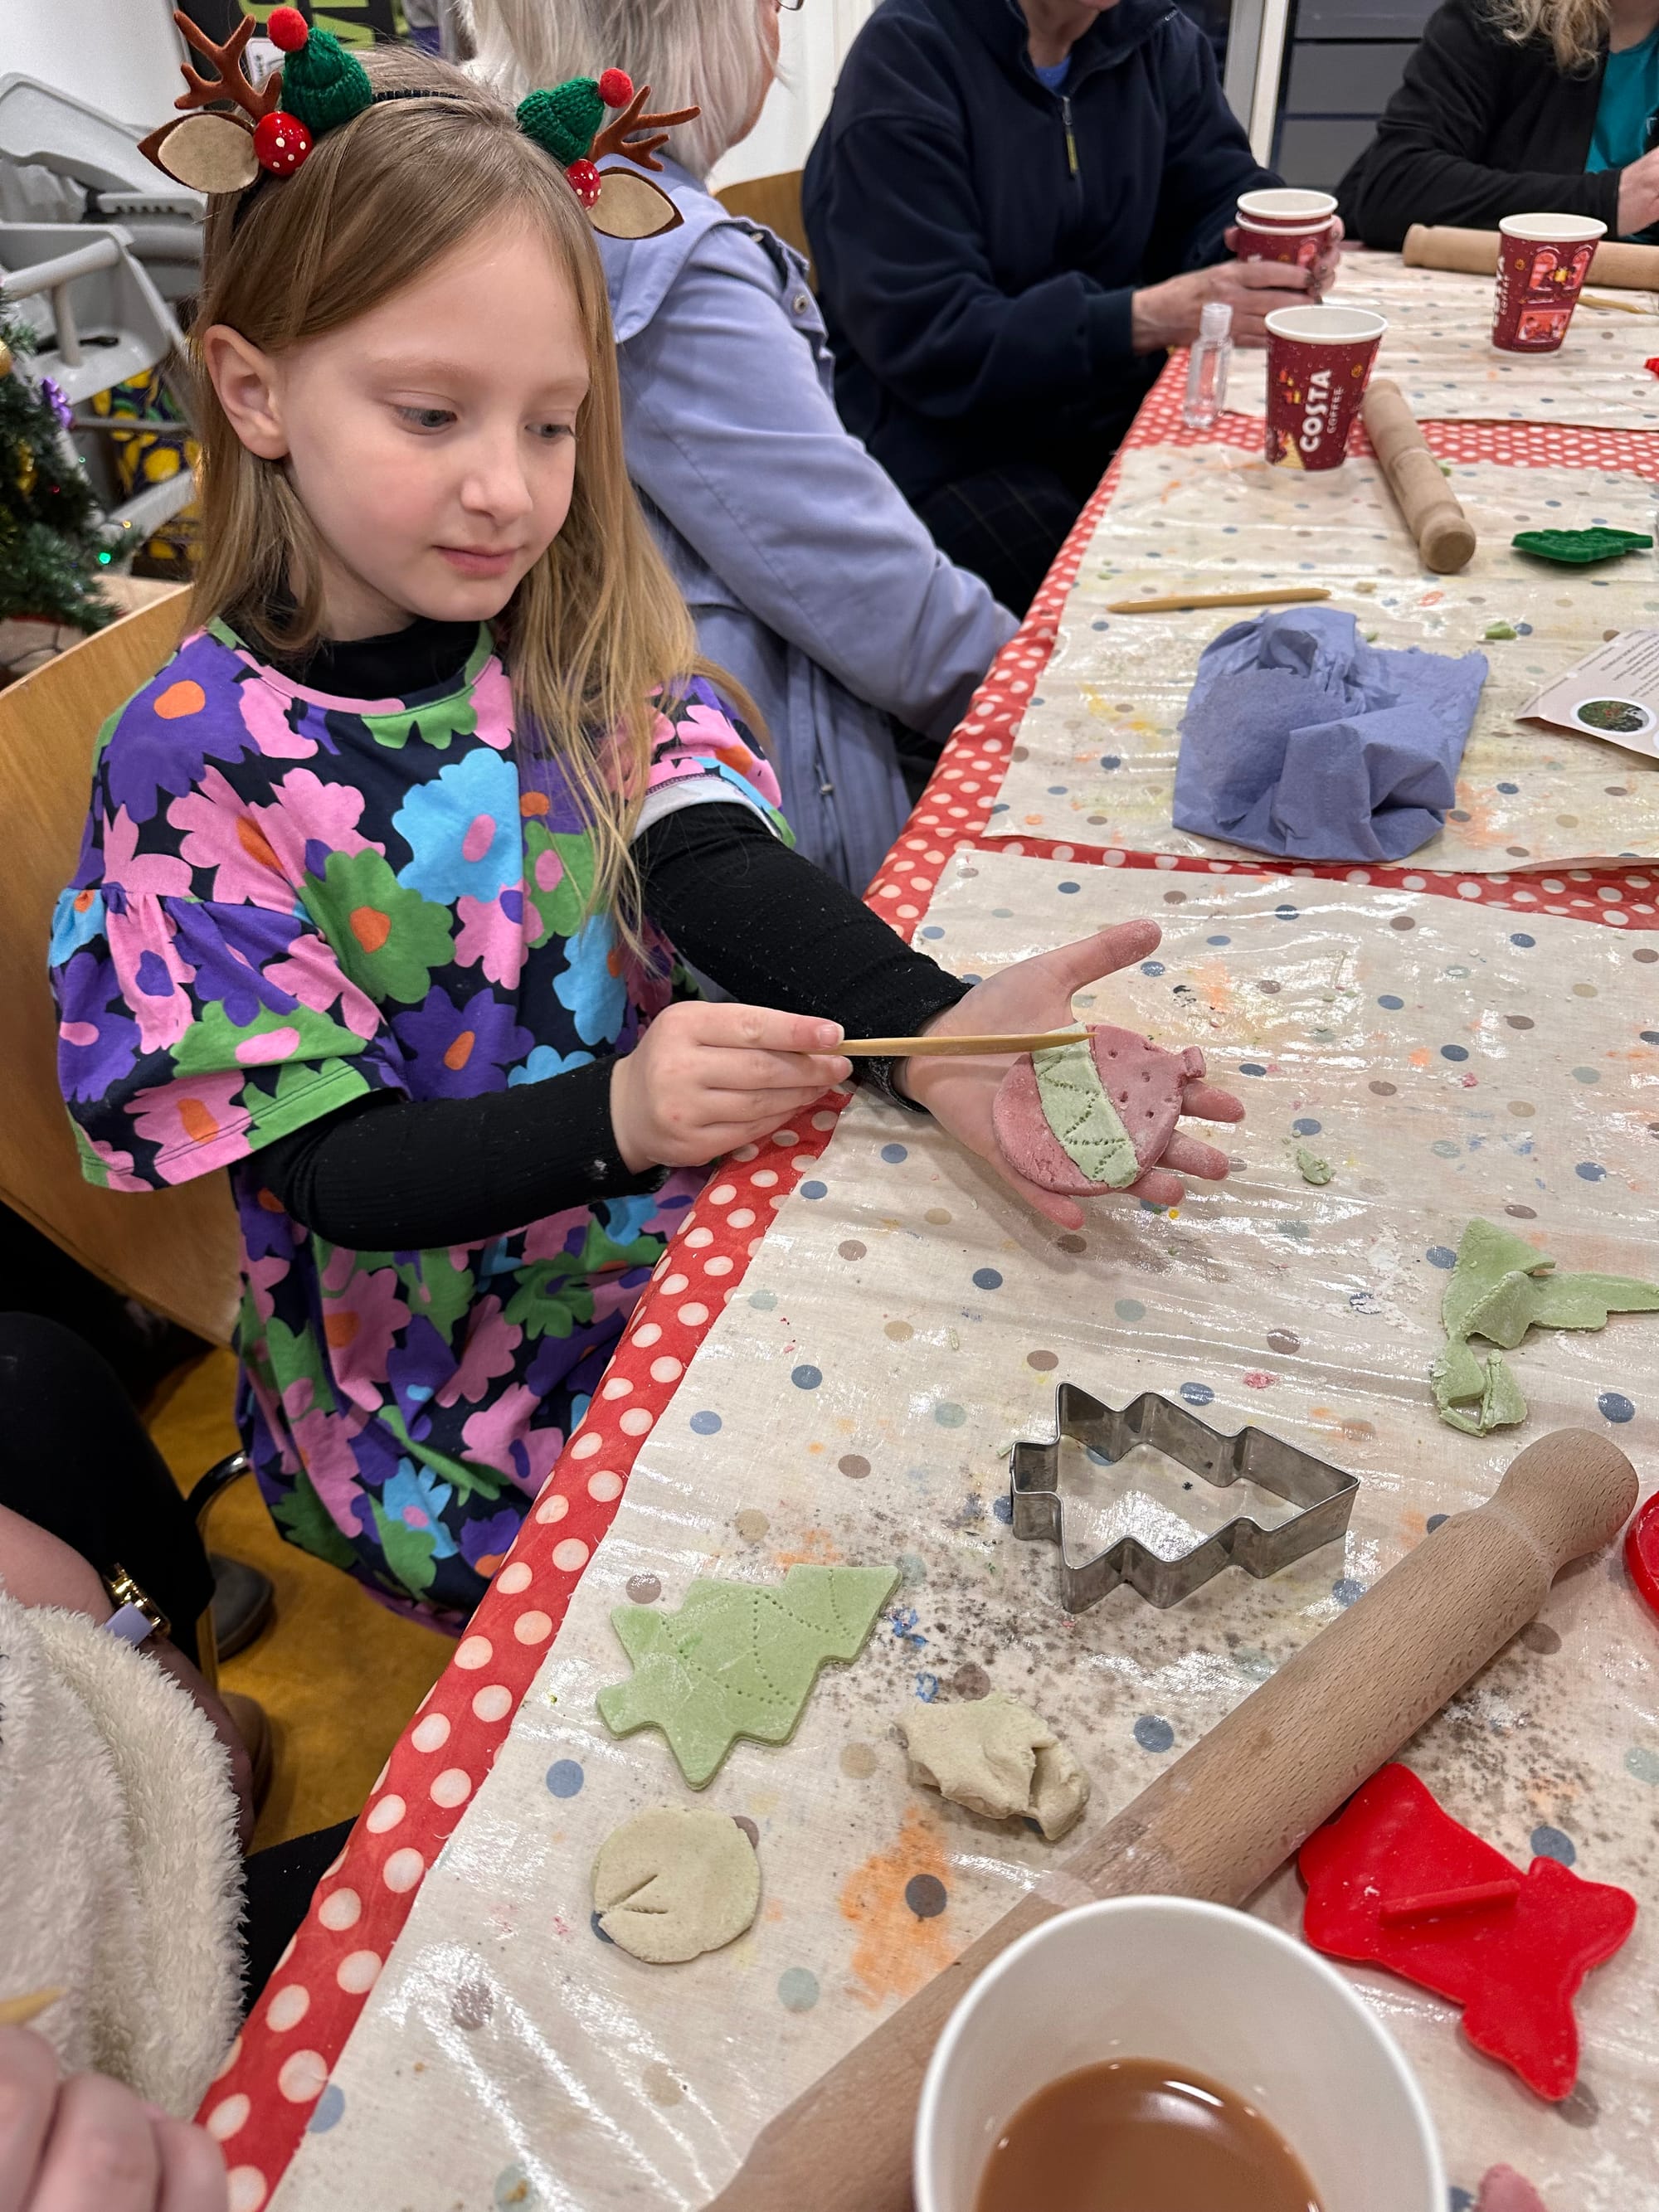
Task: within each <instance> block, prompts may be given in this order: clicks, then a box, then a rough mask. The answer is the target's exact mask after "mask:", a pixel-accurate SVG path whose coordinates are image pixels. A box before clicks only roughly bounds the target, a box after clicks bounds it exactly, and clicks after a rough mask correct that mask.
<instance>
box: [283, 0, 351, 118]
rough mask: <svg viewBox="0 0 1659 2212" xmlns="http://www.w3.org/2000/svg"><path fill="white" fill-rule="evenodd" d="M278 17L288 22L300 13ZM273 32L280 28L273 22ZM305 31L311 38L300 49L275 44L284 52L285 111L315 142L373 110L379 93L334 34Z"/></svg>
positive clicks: (288, 12) (312, 29) (309, 27)
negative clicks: (326, 133)
mask: <svg viewBox="0 0 1659 2212" xmlns="http://www.w3.org/2000/svg"><path fill="white" fill-rule="evenodd" d="M296 12H297V11H296V10H295V9H278V10H276V13H277V14H278V15H283V16H284V17H286V16H289V15H294V14H295V13H296ZM271 27H272V29H273V31H275V30H276V23H275V22H274V21H273V23H272V26H271ZM282 28H283V29H284V30H286V29H287V28H288V25H287V23H286V22H284V23H283V26H282ZM306 29H307V37H306V38H305V40H303V42H302V43H301V44H299V45H296V46H289V42H288V40H286V39H284V38H283V37H281V36H278V37H277V39H276V44H277V45H278V46H282V47H283V48H284V49H285V58H284V60H283V108H284V109H285V110H286V112H288V113H289V115H293V116H297V117H298V118H299V120H300V121H301V123H303V124H304V125H305V126H306V128H307V131H310V132H311V134H312V136H313V138H320V137H322V135H323V133H324V132H325V131H337V130H338V129H339V127H340V125H342V124H343V123H349V122H350V120H351V118H353V116H354V115H361V114H362V112H363V110H364V109H365V108H366V107H372V106H374V86H373V85H371V84H370V82H369V81H368V70H366V69H365V68H364V67H363V65H362V63H361V62H360V61H359V60H358V59H357V58H356V55H355V54H349V53H348V52H346V50H345V48H344V47H343V46H342V45H341V44H340V42H339V40H337V38H335V37H334V36H333V35H332V34H331V33H329V32H327V31H319V29H318V28H317V27H316V25H315V24H314V23H313V24H308V25H307V26H306Z"/></svg>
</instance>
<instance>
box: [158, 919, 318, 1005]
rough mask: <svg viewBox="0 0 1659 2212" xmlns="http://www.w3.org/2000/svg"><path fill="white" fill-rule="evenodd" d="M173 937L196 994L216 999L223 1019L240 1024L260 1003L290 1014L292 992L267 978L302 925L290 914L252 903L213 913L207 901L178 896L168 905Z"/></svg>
mask: <svg viewBox="0 0 1659 2212" xmlns="http://www.w3.org/2000/svg"><path fill="white" fill-rule="evenodd" d="M168 919H169V920H170V921H172V923H173V943H174V945H176V946H177V947H178V949H179V954H180V956H181V957H183V958H184V959H185V961H187V962H188V963H189V964H190V966H191V968H193V969H194V970H195V971H196V984H195V989H196V995H197V998H198V999H207V1000H218V1001H219V1002H220V1003H221V1004H222V1006H223V1007H224V1010H225V1018H226V1019H227V1020H228V1021H230V1022H232V1023H234V1024H235V1026H236V1027H237V1028H238V1029H239V1030H240V1029H246V1027H247V1025H248V1024H249V1023H250V1022H251V1021H252V1020H253V1018H255V1016H256V1015H257V1014H258V1012H259V1009H260V1008H261V1007H262V1006H263V1007H264V1008H265V1009H266V1011H267V1012H270V1013H273V1014H291V1013H292V1012H294V1011H295V1006H296V1005H297V1003H298V1002H297V1000H295V997H294V994H292V992H289V991H285V990H283V988H282V987H280V985H278V984H276V983H274V982H273V981H271V980H270V974H269V972H268V970H269V969H270V966H271V965H272V964H274V963H276V962H277V961H279V960H281V959H282V958H283V956H284V955H285V954H286V953H287V952H288V951H289V947H290V946H291V945H293V943H294V940H295V938H296V937H298V936H300V935H301V933H302V932H303V930H304V928H305V922H304V921H303V919H302V918H301V916H299V915H294V914H271V913H269V912H267V911H264V909H262V908H258V907H252V906H234V907H228V908H223V909H222V910H221V911H219V912H217V913H216V912H215V910H214V908H211V907H210V906H202V905H197V904H196V903H195V902H192V901H190V900H187V899H180V900H179V902H178V904H177V905H176V906H174V907H173V908H170V909H169V913H168Z"/></svg>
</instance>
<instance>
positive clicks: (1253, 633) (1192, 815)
mask: <svg viewBox="0 0 1659 2212" xmlns="http://www.w3.org/2000/svg"><path fill="white" fill-rule="evenodd" d="M1485 682H1486V655H1485V654H1484V653H1465V654H1464V655H1463V657H1462V659H1456V660H1454V659H1449V657H1448V656H1447V655H1446V654H1444V653H1419V652H1410V653H1378V652H1377V651H1376V649H1375V648H1374V647H1371V646H1369V645H1367V644H1366V643H1365V642H1364V639H1362V638H1361V636H1360V635H1359V626H1358V623H1357V622H1356V621H1355V619H1354V617H1352V615H1350V614H1343V613H1342V612H1340V611H1339V610H1337V609H1336V608H1334V607H1320V606H1313V607H1297V608H1294V609H1291V610H1290V611H1287V612H1285V613H1281V614H1267V615H1261V616H1258V617H1256V618H1255V620H1254V621H1253V622H1243V623H1234V625H1233V627H1232V628H1231V629H1226V630H1223V632H1222V633H1221V635H1220V636H1219V637H1218V638H1216V639H1215V640H1213V641H1212V643H1210V644H1209V645H1207V646H1206V647H1205V648H1204V653H1203V657H1202V659H1200V662H1199V664H1198V676H1197V679H1196V681H1195V682H1194V685H1193V689H1192V694H1191V696H1190V697H1189V698H1188V702H1187V711H1186V714H1184V716H1183V717H1182V724H1181V758H1180V760H1179V762H1178V763H1177V764H1176V785H1175V823H1176V829H1190V830H1194V831H1195V832H1196V833H1197V834H1198V835H1199V836H1205V837H1225V838H1226V839H1227V840H1228V841H1229V842H1231V843H1232V844H1235V845H1249V847H1251V848H1253V849H1254V850H1255V851H1256V852H1258V853H1272V854H1277V855H1279V856H1281V857H1283V858H1285V859H1290V860H1404V859H1405V857H1406V855H1407V854H1408V853H1414V852H1415V851H1416V850H1417V848H1418V847H1419V845H1421V844H1424V843H1425V842H1427V840H1428V839H1429V838H1431V837H1432V836H1433V835H1434V833H1435V832H1436V830H1437V829H1439V828H1440V826H1441V824H1442V823H1443V821H1444V819H1445V814H1446V809H1447V808H1448V807H1449V806H1450V805H1451V804H1452V803H1453V800H1454V798H1455V793H1456V789H1457V769H1458V764H1459V763H1460V762H1461V761H1462V757H1463V747H1464V745H1465V744H1466V743H1467V742H1468V734H1469V726H1470V724H1471V723H1472V722H1473V721H1474V709H1475V704H1476V702H1477V701H1478V700H1479V698H1480V687H1481V685H1482V684H1484V683H1485Z"/></svg>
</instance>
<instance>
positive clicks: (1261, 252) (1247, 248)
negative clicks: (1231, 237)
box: [1233, 222, 1331, 269]
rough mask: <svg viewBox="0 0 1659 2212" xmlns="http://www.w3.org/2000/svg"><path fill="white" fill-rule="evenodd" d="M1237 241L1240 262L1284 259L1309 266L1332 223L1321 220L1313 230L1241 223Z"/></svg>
mask: <svg viewBox="0 0 1659 2212" xmlns="http://www.w3.org/2000/svg"><path fill="white" fill-rule="evenodd" d="M1237 239H1238V243H1237V246H1235V248H1234V249H1233V250H1234V252H1235V253H1236V254H1237V258H1238V259H1239V260H1241V261H1287V262H1289V263H1290V264H1291V266H1292V267H1293V268H1297V269H1311V268H1312V267H1313V265H1314V264H1315V263H1316V261H1317V260H1318V258H1319V257H1320V255H1321V254H1322V253H1323V252H1324V251H1325V249H1326V247H1327V246H1328V245H1329V244H1330V240H1331V225H1330V224H1329V223H1328V222H1322V223H1320V224H1319V225H1318V226H1317V228H1315V229H1312V230H1289V229H1286V228H1282V227H1281V228H1279V229H1276V230H1264V229H1261V228H1258V227H1257V225H1256V224H1255V223H1253V222H1240V223H1239V225H1238V228H1237Z"/></svg>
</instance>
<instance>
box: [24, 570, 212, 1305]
mask: <svg viewBox="0 0 1659 2212" xmlns="http://www.w3.org/2000/svg"><path fill="white" fill-rule="evenodd" d="M184 604H185V600H184V593H183V592H170V593H168V594H167V596H166V597H165V598H163V599H157V600H155V601H154V602H153V603H152V604H151V605H149V606H146V607H144V608H143V609H141V610H140V611H138V612H137V613H136V614H131V615H128V616H126V617H124V618H123V619H122V620H121V621H119V622H117V623H112V624H111V626H110V627H109V629H105V630H100V631H99V632H98V634H97V635H95V636H93V637H89V638H88V639H87V640H86V641H84V642H83V643H82V644H79V645H76V646H72V647H70V650H69V651H68V652H67V653H63V654H61V655H60V656H59V657H58V659H56V660H51V661H48V662H47V663H46V665H45V666H44V667H43V668H40V669H37V670H36V671H34V673H33V675H30V676H26V677H24V678H22V679H21V682H19V683H16V684H12V685H10V686H9V688H8V689H7V690H3V691H0V822H3V823H4V824H5V828H6V861H5V866H4V867H3V869H0V1200H3V1201H4V1203H5V1204H6V1205H8V1206H10V1207H11V1208H12V1210H13V1211H14V1212H16V1213H20V1214H21V1215H22V1216H23V1218H25V1219H26V1220H27V1221H30V1222H32V1223H33V1225H34V1226H35V1227H36V1228H37V1229H39V1230H40V1231H41V1232H42V1234H43V1235H45V1236H47V1237H51V1239H52V1242H53V1243H54V1244H57V1245H58V1246H60V1247H61V1248H62V1249H63V1250H64V1251H65V1252H67V1253H69V1254H70V1256H71V1257H72V1258H73V1259H76V1260H78V1261H80V1263H81V1265H82V1267H87V1268H88V1269H90V1271H91V1272H92V1273H94V1275H98V1276H100V1277H101V1278H102V1279H103V1280H104V1281H105V1282H106V1283H109V1284H111V1285H113V1286H114V1288H115V1289H116V1290H118V1291H120V1292H121V1293H122V1294H123V1295H124V1296H125V1297H134V1298H137V1299H140V1300H141V1301H142V1302H143V1304H145V1305H147V1306H149V1307H151V1308H153V1309H154V1310H155V1312H157V1313H161V1314H165V1315H166V1316H167V1317H168V1319H169V1320H172V1321H176V1322H180V1323H181V1324H182V1325H183V1326H184V1327H185V1328H191V1329H194V1330H195V1331H196V1332H197V1334H198V1335H200V1336H204V1337H206V1338H208V1339H209V1340H210V1341H212V1342H214V1343H216V1344H226V1343H228V1342H229V1340H230V1333H231V1328H232V1325H233V1323H234V1320H235V1317H236V1306H237V1299H238V1284H237V1252H238V1243H237V1233H236V1220H235V1214H234V1208H233V1206H232V1204H231V1198H230V1189H229V1186H228V1182H227V1181H226V1178H225V1177H224V1176H222V1175H216V1176H204V1177H203V1178H202V1179H201V1180H200V1181H199V1182H191V1183H181V1184H180V1185H179V1186H178V1188H175V1189H171V1190H165V1191H156V1192H145V1193H135V1192H119V1191H110V1190H100V1189H98V1188H96V1187H95V1186H94V1185H93V1184H91V1183H89V1182H86V1181H85V1180H84V1178H83V1177H82V1173H81V1166H80V1159H79V1156H78V1155H77V1153H76V1147H75V1141H74V1138H73V1136H72V1135H71V1133H70V1123H69V1117H68V1115H67V1114H66V1113H65V1111H64V1103H63V1099H62V1097H61V1096H60V1094H59V1091H58V1068H57V1045H58V1014H57V1009H56V1007H55V1006H54V1005H53V1003H52V993H51V991H50V990H49V989H48V987H47V984H46V945H47V943H48V940H49V939H50V936H51V931H52V907H53V904H54V902H55V901H56V899H57V896H58V892H59V891H60V890H62V889H63V887H64V884H66V883H67V882H68V881H69V879H70V877H71V876H72V875H73V874H74V872H75V863H76V856H77V854H79V852H80V848H81V832H82V824H83V823H84V820H85V817H86V809H87V794H88V790H89V788H90V783H91V775H92V750H93V743H94V738H96V736H97V734H98V731H99V729H100V726H102V724H103V723H104V722H105V721H106V720H107V719H108V717H109V716H110V715H111V714H113V713H114V711H115V709H116V708H118V706H120V704H121V703H122V702H123V701H124V700H125V699H126V698H128V697H129V696H131V694H132V693H133V692H134V691H136V690H137V689H138V688H139V686H140V685H141V684H145V683H147V682H148V681H149V678H151V677H152V676H153V675H154V674H155V671H156V670H157V669H158V668H159V667H160V666H161V663H162V662H163V661H164V660H165V659H167V655H168V653H171V652H172V650H173V647H174V646H175V645H176V644H177V643H178V641H179V629H180V626H181V623H182V621H183V617H184Z"/></svg>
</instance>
